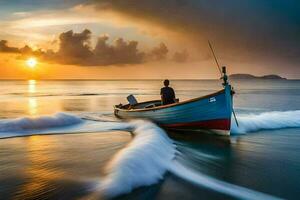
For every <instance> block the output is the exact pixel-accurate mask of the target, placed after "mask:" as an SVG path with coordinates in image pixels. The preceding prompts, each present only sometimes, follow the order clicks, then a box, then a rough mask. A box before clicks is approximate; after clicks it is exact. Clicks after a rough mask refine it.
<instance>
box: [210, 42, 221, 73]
mask: <svg viewBox="0 0 300 200" xmlns="http://www.w3.org/2000/svg"><path fill="white" fill-rule="evenodd" d="M208 45H209V48H210V50H211V52H212V54H213V56H214V59H215V62H216V64H217V67H218V69H219V72H220V74H221V76H222V70H221V67H220V65H219V62H218V59H217V57H216V54H215V51H214V49H213V47H212V45H211V43H210V41H209V40H208Z"/></svg>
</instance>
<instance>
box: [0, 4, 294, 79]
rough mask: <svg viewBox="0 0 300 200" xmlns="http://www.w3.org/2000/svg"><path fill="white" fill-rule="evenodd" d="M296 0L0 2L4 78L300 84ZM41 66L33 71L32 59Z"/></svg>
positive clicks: (0, 57) (0, 69)
mask: <svg viewBox="0 0 300 200" xmlns="http://www.w3.org/2000/svg"><path fill="white" fill-rule="evenodd" d="M299 10H300V2H299V1H298V0H272V1H270V0H243V1H241V0H226V1H220V0H164V1H161V0H151V1H149V0H72V1H71V0H47V1H40V0H10V1H6V0H0V27H1V29H0V79H32V78H35V79H164V78H169V79H214V78H218V77H219V76H220V75H219V72H218V69H217V67H216V65H215V63H214V60H213V57H212V54H211V52H210V49H209V46H208V40H209V41H210V42H211V43H212V44H213V46H214V49H215V52H216V55H217V57H218V60H219V62H220V63H221V65H225V66H227V68H228V72H229V73H230V74H233V73H251V74H254V75H265V74H278V75H281V76H283V77H287V78H293V79H299V78H300V67H299V61H300V56H299V55H300V12H299ZM30 58H34V59H35V60H37V65H36V66H34V67H30V66H29V65H28V62H27V61H28V59H30Z"/></svg>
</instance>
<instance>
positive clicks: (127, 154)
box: [97, 120, 176, 198]
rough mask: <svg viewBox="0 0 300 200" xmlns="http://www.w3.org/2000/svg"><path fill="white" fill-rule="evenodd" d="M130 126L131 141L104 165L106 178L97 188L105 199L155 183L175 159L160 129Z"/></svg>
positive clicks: (172, 147)
mask: <svg viewBox="0 0 300 200" xmlns="http://www.w3.org/2000/svg"><path fill="white" fill-rule="evenodd" d="M130 125H131V127H132V129H133V134H134V135H135V137H134V139H133V140H132V141H131V142H130V144H129V145H128V146H127V147H126V148H124V149H123V150H121V151H120V152H118V153H117V154H116V155H115V156H114V157H113V159H112V160H111V161H110V162H109V163H108V165H107V167H106V172H107V176H106V177H105V178H104V179H103V180H102V181H101V182H100V183H99V184H98V185H97V189H98V190H99V191H100V192H101V193H102V194H103V195H104V196H105V197H109V198H111V197H115V196H118V195H120V194H124V193H129V192H131V191H132V190H133V189H134V188H137V187H140V186H148V185H152V184H154V183H157V182H158V181H159V180H161V179H163V175H164V174H165V172H166V171H167V169H168V168H169V167H170V163H171V162H172V160H173V159H174V157H175V153H176V148H175V145H174V144H173V143H172V140H171V139H169V138H168V136H167V135H166V133H165V132H164V131H163V130H162V129H161V128H159V127H158V126H156V125H154V124H153V123H151V122H147V121H141V120H139V121H133V122H130Z"/></svg>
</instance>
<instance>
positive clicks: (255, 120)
mask: <svg viewBox="0 0 300 200" xmlns="http://www.w3.org/2000/svg"><path fill="white" fill-rule="evenodd" d="M231 83H232V85H233V87H234V89H235V91H236V94H235V97H234V107H235V111H236V114H237V120H238V123H239V126H237V124H236V123H235V122H234V121H232V135H231V136H230V137H217V136H212V135H205V134H194V133H188V132H185V133H184V134H178V133H173V132H165V131H164V130H162V129H161V128H159V127H158V126H156V125H155V124H153V123H151V122H148V121H144V120H134V121H130V122H125V121H120V120H118V119H116V118H114V116H113V108H112V106H113V105H115V104H119V103H126V96H127V95H128V94H133V95H135V96H136V98H137V99H138V101H144V100H152V99H159V98H160V96H159V91H160V87H161V85H162V81H160V80H135V81H132V80H131V81H129V80H127V81H125V80H122V81H121V80H107V81H78V80H76V81H75V80H73V81H70V80H68V81H67V80H66V81H39V80H29V81H1V85H0V138H1V139H0V199H102V198H116V199H280V198H283V199H298V198H299V196H300V170H299V169H300V157H299V153H300V145H299V144H300V98H299V97H300V81H296V80H241V81H232V82H231ZM171 86H172V87H173V88H174V89H175V91H176V95H177V97H178V98H179V99H180V101H183V100H187V99H190V98H194V97H199V96H202V95H206V94H209V93H212V92H215V91H217V90H219V89H221V87H222V86H221V83H220V82H219V81H217V80H205V81H204V80H202V81H199V80H176V81H175V80H174V81H172V80H171Z"/></svg>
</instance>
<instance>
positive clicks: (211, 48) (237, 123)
mask: <svg viewBox="0 0 300 200" xmlns="http://www.w3.org/2000/svg"><path fill="white" fill-rule="evenodd" d="M208 45H209V48H210V50H211V52H212V54H213V56H214V59H215V62H216V64H217V67H218V69H219V72H220V74H221V77H223V79H224V83H223V84H224V85H226V84H227V79H226V80H225V78H224V76H226V68H225V67H223V68H225V71H224V76H223V73H222V70H221V67H220V64H219V62H218V59H217V57H216V54H215V51H214V48H213V47H212V45H211V43H210V41H209V40H208ZM232 113H233V117H234V120H235V123H236V125H237V126H239V122H238V120H237V118H236V115H235V111H234V109H233V108H232Z"/></svg>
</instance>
